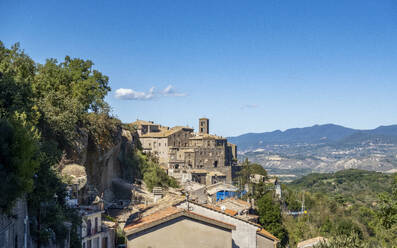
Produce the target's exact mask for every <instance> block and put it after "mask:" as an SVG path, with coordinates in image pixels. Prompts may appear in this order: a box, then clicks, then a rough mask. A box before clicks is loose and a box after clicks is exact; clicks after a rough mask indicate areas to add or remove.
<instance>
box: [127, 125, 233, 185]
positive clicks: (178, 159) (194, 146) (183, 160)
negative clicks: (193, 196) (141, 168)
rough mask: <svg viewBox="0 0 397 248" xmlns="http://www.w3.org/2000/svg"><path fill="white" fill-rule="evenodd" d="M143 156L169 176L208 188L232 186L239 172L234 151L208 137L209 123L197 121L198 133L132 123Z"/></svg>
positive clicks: (229, 144) (187, 128) (178, 127)
mask: <svg viewBox="0 0 397 248" xmlns="http://www.w3.org/2000/svg"><path fill="white" fill-rule="evenodd" d="M132 125H133V126H134V127H135V128H136V129H137V131H138V135H139V140H140V142H141V144H142V148H143V151H144V152H145V153H151V154H154V155H155V156H156V157H157V158H158V160H159V163H160V166H161V167H162V168H164V169H165V170H167V172H168V174H169V175H170V176H173V177H174V178H176V179H178V180H179V181H180V182H182V183H185V182H188V181H192V182H197V183H200V184H205V185H211V184H215V183H218V182H224V183H229V184H230V183H232V179H233V178H235V175H236V172H237V171H238V168H239V167H238V166H237V147H236V145H234V144H231V143H229V142H227V139H225V138H223V137H220V136H216V135H212V134H210V133H209V130H210V129H209V119H207V118H201V119H200V120H199V132H198V133H195V132H194V129H193V128H191V127H184V126H176V127H172V128H170V127H164V126H161V125H159V124H155V123H153V122H150V121H141V120H137V121H135V122H133V123H132Z"/></svg>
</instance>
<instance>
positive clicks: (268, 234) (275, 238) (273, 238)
mask: <svg viewBox="0 0 397 248" xmlns="http://www.w3.org/2000/svg"><path fill="white" fill-rule="evenodd" d="M189 202H191V201H189ZM191 203H192V204H196V205H198V206H201V207H204V208H208V209H212V210H214V211H216V212H220V213H223V214H226V215H229V216H231V217H233V218H236V219H239V220H241V221H244V222H246V223H249V224H251V225H254V226H257V227H259V229H258V231H257V233H258V234H260V235H263V236H265V237H267V238H270V239H272V240H274V241H276V242H279V241H280V240H279V239H278V238H277V237H275V236H274V235H272V234H271V233H269V232H268V231H266V230H265V229H263V228H262V227H261V226H260V225H259V224H257V223H254V222H251V221H248V220H245V219H242V218H239V216H236V215H230V214H228V213H226V212H224V211H222V210H221V209H220V208H219V207H214V206H211V205H208V204H200V203H197V202H191Z"/></svg>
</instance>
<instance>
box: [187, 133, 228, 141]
mask: <svg viewBox="0 0 397 248" xmlns="http://www.w3.org/2000/svg"><path fill="white" fill-rule="evenodd" d="M189 139H191V140H201V139H215V140H226V138H224V137H221V136H217V135H213V134H196V135H195V136H193V137H190V138H189Z"/></svg>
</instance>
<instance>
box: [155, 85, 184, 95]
mask: <svg viewBox="0 0 397 248" xmlns="http://www.w3.org/2000/svg"><path fill="white" fill-rule="evenodd" d="M161 94H162V95H163V96H186V94H185V93H179V92H176V91H175V88H174V86H172V85H168V86H167V87H165V89H164V90H162V91H161Z"/></svg>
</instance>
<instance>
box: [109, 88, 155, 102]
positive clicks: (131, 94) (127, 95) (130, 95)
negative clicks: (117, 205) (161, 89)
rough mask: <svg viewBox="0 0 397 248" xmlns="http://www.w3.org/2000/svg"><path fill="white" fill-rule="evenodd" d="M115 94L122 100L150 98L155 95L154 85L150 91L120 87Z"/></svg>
mask: <svg viewBox="0 0 397 248" xmlns="http://www.w3.org/2000/svg"><path fill="white" fill-rule="evenodd" d="M115 96H116V98H118V99H122V100H150V99H152V98H153V97H154V87H152V88H150V90H149V91H148V92H139V91H135V90H133V89H123V88H120V89H117V90H116V94H115Z"/></svg>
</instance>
